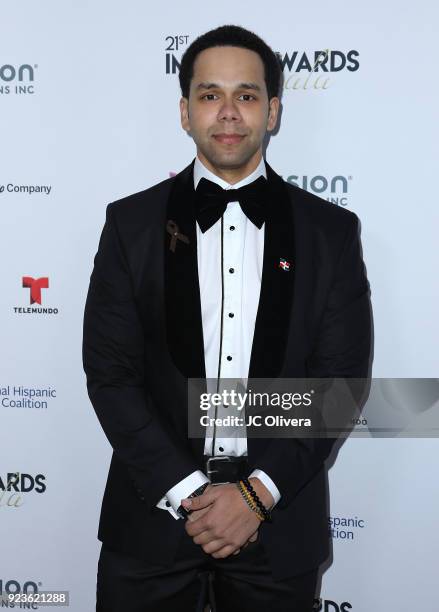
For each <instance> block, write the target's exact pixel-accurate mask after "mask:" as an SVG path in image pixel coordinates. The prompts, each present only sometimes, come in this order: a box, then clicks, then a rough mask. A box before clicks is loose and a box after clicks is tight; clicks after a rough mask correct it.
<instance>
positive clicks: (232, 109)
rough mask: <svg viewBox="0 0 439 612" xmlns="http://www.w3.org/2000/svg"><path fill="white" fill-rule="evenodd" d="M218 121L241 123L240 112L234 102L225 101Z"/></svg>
mask: <svg viewBox="0 0 439 612" xmlns="http://www.w3.org/2000/svg"><path fill="white" fill-rule="evenodd" d="M218 119H219V120H220V121H239V120H240V119H241V115H240V113H239V110H238V108H237V106H236V104H235V103H234V101H233V100H224V103H223V105H222V106H221V108H220V110H219V113H218Z"/></svg>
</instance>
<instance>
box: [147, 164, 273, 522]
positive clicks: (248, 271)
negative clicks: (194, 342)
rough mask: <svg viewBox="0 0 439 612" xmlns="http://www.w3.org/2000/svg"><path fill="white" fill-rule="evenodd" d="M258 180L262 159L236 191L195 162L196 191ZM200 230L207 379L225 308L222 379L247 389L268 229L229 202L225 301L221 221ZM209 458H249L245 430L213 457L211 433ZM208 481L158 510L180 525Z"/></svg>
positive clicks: (185, 485)
mask: <svg viewBox="0 0 439 612" xmlns="http://www.w3.org/2000/svg"><path fill="white" fill-rule="evenodd" d="M259 176H264V177H265V178H267V175H266V169H265V163H264V159H263V158H262V159H261V161H260V163H259V165H258V167H257V168H256V170H254V172H252V173H251V174H250V175H249V176H247V177H245V178H244V179H242V180H241V181H239V182H238V183H235V184H234V185H230V184H229V183H227V182H226V181H224V180H223V179H221V178H219V177H218V176H216V174H213V173H212V172H211V171H210V170H208V169H207V168H206V167H205V166H204V164H203V163H202V162H201V161H200V159H199V158H198V157H196V159H195V164H194V188H195V189H196V188H197V185H198V182H199V181H200V179H201V178H203V177H204V178H206V179H208V180H210V181H213V182H214V183H217V184H218V185H219V186H220V187H222V188H223V189H238V188H239V187H243V186H244V185H247V184H248V183H251V182H253V181H255V180H256V179H257V178H258V177H259ZM196 230H197V259H198V278H199V285H200V300H201V314H202V324H203V338H204V361H205V366H206V378H207V379H217V377H218V365H219V364H218V361H219V358H220V344H221V306H223V326H222V327H223V329H222V344H221V363H220V378H225V379H227V378H241V379H243V381H245V384H246V382H247V378H248V371H249V365H250V356H251V350H252V344H253V335H254V330H255V322H256V314H257V310H258V304H259V294H260V289H261V278H262V264H263V256H264V226H262V227H261V229H259V228H258V227H257V226H256V225H254V223H252V222H251V221H250V220H249V219H248V218H247V216H246V215H245V214H244V212H243V211H242V209H241V207H240V205H239V202H229V204H228V205H227V208H226V210H225V212H224V215H223V241H222V243H223V262H224V263H223V279H224V296H222V295H221V293H222V292H221V285H222V283H221V273H222V271H221V219H219V220H218V221H217V222H216V223H214V224H213V225H212V227H210V228H209V229H208V230H206V232H204V233H203V232H202V231H201V229H200V227H199V225H198V223H197V226H196ZM204 454H205V455H212V454H214V455H215V456H220V455H233V456H237V457H238V456H242V455H247V438H246V436H245V429H244V430H237V432H236V436H235V437H231V436H230V435H228V436H227V437H226V438H222V437H220V436H219V435H218V432H217V434H216V436H215V448H214V452H213V453H212V431H211V430H210V429H207V430H206V438H205V445H204ZM250 476H257V477H258V478H259V479H260V480H261V482H262V483H263V484H264V485H265V486H266V487H267V489H268V490H269V491H270V493H271V494H272V495H273V498H274V503H275V504H276V503H277V502H278V501H279V499H280V492H279V490H278V489H277V487H276V485H275V484H274V482H273V481H272V480H271V478H270V477H269V476H268V475H267V474H266V473H265V472H263V471H262V470H258V469H255V470H253V472H252V473H251V474H250ZM208 481H209V480H208V478H207V476H206V475H205V474H204V473H203V472H202V471H201V470H196V471H195V472H193V473H192V474H190V475H189V476H187V477H186V478H184V479H183V480H181V481H180V482H179V483H177V484H176V485H175V486H173V487H172V488H171V489H170V490H169V491H168V492H167V493H166V495H165V496H164V497H162V499H161V500H160V501H159V502H158V504H157V507H158V508H163V509H165V510H168V511H169V512H170V513H171V514H172V516H173V517H174V518H176V519H178V518H179V516H178V514H177V513H176V510H177V509H178V507H179V506H180V505H181V500H182V499H184V498H186V497H188V496H189V495H190V494H191V493H192V492H193V491H195V489H197V488H198V487H200V486H201V485H202V484H203V483H205V482H208Z"/></svg>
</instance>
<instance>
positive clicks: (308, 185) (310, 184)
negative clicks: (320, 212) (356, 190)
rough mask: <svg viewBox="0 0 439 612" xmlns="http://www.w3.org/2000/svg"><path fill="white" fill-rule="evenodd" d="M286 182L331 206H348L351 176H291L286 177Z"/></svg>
mask: <svg viewBox="0 0 439 612" xmlns="http://www.w3.org/2000/svg"><path fill="white" fill-rule="evenodd" d="M286 181H287V183H291V184H292V185H296V186H297V187H300V188H301V189H305V190H306V191H309V192H310V193H314V194H315V195H318V196H319V197H321V198H324V199H326V200H327V201H328V202H330V203H331V204H337V205H338V206H348V205H349V187H350V182H351V181H352V176H343V175H341V174H338V175H336V176H324V175H322V174H317V175H315V176H308V175H306V174H304V175H302V176H299V175H295V174H291V175H290V176H287V178H286Z"/></svg>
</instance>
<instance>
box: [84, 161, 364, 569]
mask: <svg viewBox="0 0 439 612" xmlns="http://www.w3.org/2000/svg"><path fill="white" fill-rule="evenodd" d="M266 168H267V180H268V181H269V188H270V194H271V195H270V201H269V202H267V203H266V204H267V217H266V221H265V224H264V231H265V238H264V240H265V242H264V259H263V272H262V281H261V293H260V301H259V307H258V312H257V318H256V324H255V333H254V339H253V346H252V354H251V360H250V371H249V378H252V377H267V378H268V377H291V378H293V377H312V378H324V377H365V376H367V374H368V364H369V353H370V341H371V331H370V330H371V324H370V305H369V290H368V282H367V279H366V274H365V269H364V265H363V262H362V257H361V249H360V242H359V236H358V218H357V217H356V215H355V214H354V213H352V212H349V211H347V210H345V209H341V208H338V207H337V206H335V205H332V204H329V203H327V202H325V201H323V200H321V199H320V198H318V197H316V196H314V195H311V194H309V193H308V192H306V191H304V190H301V189H299V188H298V187H295V186H292V185H290V184H287V183H285V182H284V181H283V180H282V178H281V177H280V176H279V175H277V174H276V173H275V172H274V171H273V169H272V168H271V167H270V166H269V165H268V164H267V163H266ZM169 220H171V221H172V222H173V223H175V224H177V226H178V229H179V231H180V232H181V233H182V234H184V235H185V236H187V238H188V240H189V242H184V241H182V240H177V243H176V245H175V251H173V250H172V249H171V248H170V246H171V239H172V238H171V235H170V233H169V232H168V230H167V229H166V228H167V224H168V221H169ZM280 258H284V259H286V260H287V261H289V262H290V263H291V264H292V265H291V268H290V271H289V272H285V271H283V270H281V269H280V268H279V260H280ZM83 361H84V369H85V372H86V375H87V387H88V393H89V396H90V400H91V402H92V404H93V407H94V409H95V411H96V414H97V416H98V419H99V421H100V423H101V426H102V428H103V430H104V432H105V434H106V436H107V438H108V440H109V442H110V444H111V446H112V448H113V455H112V460H111V465H110V470H109V474H108V479H107V483H106V488H105V493H104V498H103V502H102V509H101V517H100V523H99V531H98V538H99V539H100V540H101V541H102V542H104V543H105V544H106V545H108V546H110V547H113V548H114V549H115V550H119V551H121V552H127V553H130V554H132V555H135V556H139V557H141V558H144V559H146V560H149V561H150V562H151V563H152V564H161V565H168V564H172V562H173V558H174V555H175V552H176V548H177V545H178V542H179V540H180V538H181V537H182V535H183V533H184V522H183V521H182V520H178V521H177V520H174V519H173V518H172V517H171V516H170V515H169V513H168V512H166V511H164V510H160V509H158V508H156V503H157V502H158V500H159V499H160V498H161V497H162V496H163V495H164V494H165V493H166V491H168V490H169V489H170V488H171V487H172V486H173V485H175V484H176V483H177V482H179V481H180V480H181V479H183V478H184V477H185V476H187V475H188V474H190V473H191V472H193V471H194V470H196V469H201V470H203V471H204V464H203V447H204V440H201V439H188V435H187V379H188V377H196V378H203V377H204V376H205V369H204V349H203V330H202V319H201V307H200V293H199V285H198V269H197V244H196V222H195V216H194V208H193V162H192V163H191V164H190V165H189V166H188V167H187V168H185V169H184V170H183V171H182V172H180V173H179V174H177V175H176V176H175V177H173V178H170V179H167V180H165V181H163V182H161V183H159V184H157V185H155V186H153V187H151V188H150V189H147V190H145V191H142V192H140V193H137V194H134V195H131V196H129V197H126V198H124V199H122V200H119V201H117V202H113V203H111V204H109V205H108V207H107V215H106V222H105V225H104V228H103V231H102V235H101V238H100V242H99V248H98V252H97V254H96V256H95V260H94V269H93V272H92V275H91V279H90V287H89V291H88V296H87V301H86V306H85V315H84V337H83ZM332 444H333V441H332V440H325V439H272V440H270V439H260V438H249V439H248V460H249V464H250V468H251V469H253V468H260V469H262V470H264V471H265V472H266V473H267V474H268V475H269V476H270V477H271V478H272V479H273V480H274V482H275V483H276V485H277V487H278V488H279V491H280V493H281V496H282V497H281V499H280V501H279V503H278V504H277V506H276V507H275V509H274V511H273V522H272V523H271V524H262V525H261V528H260V538H261V543H262V545H263V546H264V547H265V549H266V552H267V554H268V558H269V561H270V564H271V568H272V571H273V574H274V577H275V579H282V578H285V577H288V576H293V575H296V574H300V573H301V572H305V571H307V570H309V569H312V568H314V567H317V566H318V565H319V564H320V563H321V562H323V561H324V560H325V558H326V557H327V556H328V553H329V536H328V524H327V499H326V484H327V483H326V471H325V466H324V462H325V459H326V458H327V457H328V455H329V453H330V451H331V447H332ZM185 537H187V536H186V535H185Z"/></svg>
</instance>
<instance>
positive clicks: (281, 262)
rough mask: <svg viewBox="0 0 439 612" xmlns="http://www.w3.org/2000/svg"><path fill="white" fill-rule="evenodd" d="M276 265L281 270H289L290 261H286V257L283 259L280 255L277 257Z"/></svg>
mask: <svg viewBox="0 0 439 612" xmlns="http://www.w3.org/2000/svg"><path fill="white" fill-rule="evenodd" d="M278 267H279V268H280V269H281V270H284V271H285V272H289V271H290V269H291V263H290V262H289V261H287V260H286V259H284V258H283V257H281V258H280V259H279V265H278Z"/></svg>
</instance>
